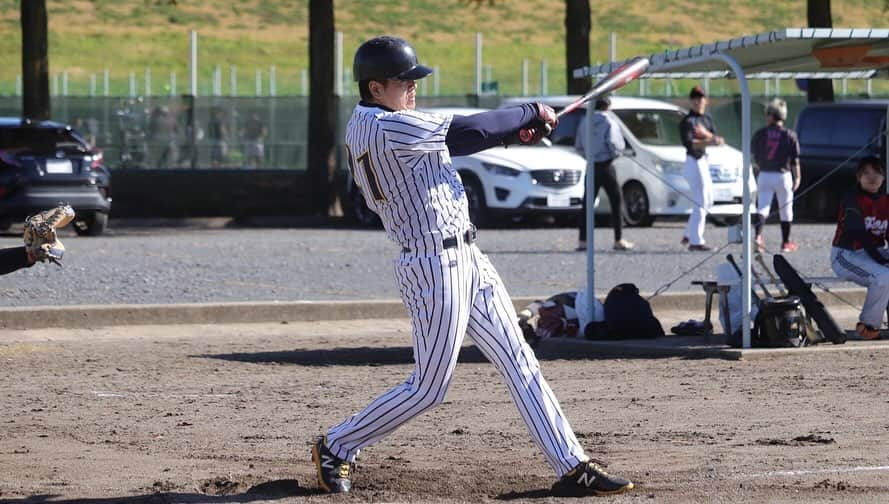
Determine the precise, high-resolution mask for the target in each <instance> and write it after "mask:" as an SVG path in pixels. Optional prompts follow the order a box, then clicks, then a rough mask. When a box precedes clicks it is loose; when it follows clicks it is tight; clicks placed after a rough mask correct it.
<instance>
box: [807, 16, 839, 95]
mask: <svg viewBox="0 0 889 504" xmlns="http://www.w3.org/2000/svg"><path fill="white" fill-rule="evenodd" d="M806 16H807V17H808V20H809V27H811V28H831V27H833V20H832V19H831V17H830V0H806ZM806 95H807V97H808V101H809V103H812V102H832V101H833V81H832V80H830V79H809V86H808V88H807V89H806Z"/></svg>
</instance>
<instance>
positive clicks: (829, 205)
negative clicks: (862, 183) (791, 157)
mask: <svg viewBox="0 0 889 504" xmlns="http://www.w3.org/2000/svg"><path fill="white" fill-rule="evenodd" d="M887 109H889V100H867V101H864V100H861V101H843V102H832V103H812V104H809V105H807V106H806V107H805V108H804V109H803V110H801V111H800V113H799V116H797V119H796V132H797V135H798V136H799V143H800V168H801V172H802V183H801V185H800V190H799V191H797V194H798V195H799V194H800V193H801V192H802V191H806V190H808V188H809V187H810V186H811V185H812V184H813V183H815V182H816V181H818V179H820V178H821V177H823V176H824V175H825V174H827V173H829V172H830V171H831V170H833V169H834V168H837V166H840V165H841V164H842V167H840V168H839V169H838V170H836V171H835V172H834V173H832V174H831V175H830V176H829V177H828V178H826V179H825V180H823V181H821V182H819V183H818V184H817V185H816V186H815V187H813V188H812V189H811V191H810V192H809V193H807V194H805V195H804V196H803V197H802V198H801V199H799V200H798V201H797V202H796V203H795V208H796V209H797V211H798V212H799V214H801V215H804V216H807V217H815V218H820V219H833V218H834V217H836V212H837V204H838V201H839V198H840V197H841V196H842V194H843V193H844V192H846V191H848V190H849V189H851V188H852V187H854V186H855V167H856V164H857V162H858V159H860V158H863V157H865V156H878V157H880V158H881V159H882V158H885V157H886V114H887Z"/></svg>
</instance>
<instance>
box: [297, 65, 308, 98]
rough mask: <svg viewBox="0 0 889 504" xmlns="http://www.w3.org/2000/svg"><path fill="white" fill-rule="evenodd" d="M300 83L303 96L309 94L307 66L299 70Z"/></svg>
mask: <svg viewBox="0 0 889 504" xmlns="http://www.w3.org/2000/svg"><path fill="white" fill-rule="evenodd" d="M299 84H300V87H301V88H302V90H303V96H309V71H308V70H306V69H305V68H303V69H302V70H300V71H299Z"/></svg>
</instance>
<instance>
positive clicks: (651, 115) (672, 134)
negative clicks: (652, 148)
mask: <svg viewBox="0 0 889 504" xmlns="http://www.w3.org/2000/svg"><path fill="white" fill-rule="evenodd" d="M614 113H615V114H617V117H619V118H620V120H621V121H623V123H624V124H625V125H626V126H627V128H629V130H630V131H631V132H632V133H633V136H635V137H636V138H637V139H639V141H640V142H642V143H644V144H648V145H682V139H681V138H680V137H679V121H681V120H682V117H683V114H682V112H680V111H678V110H657V109H638V110H637V109H621V110H614Z"/></svg>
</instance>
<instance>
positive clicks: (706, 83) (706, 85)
mask: <svg viewBox="0 0 889 504" xmlns="http://www.w3.org/2000/svg"><path fill="white" fill-rule="evenodd" d="M671 82H672V81H671ZM704 92H705V93H707V96H710V77H704Z"/></svg>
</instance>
